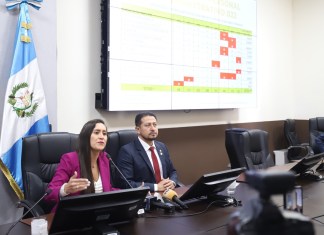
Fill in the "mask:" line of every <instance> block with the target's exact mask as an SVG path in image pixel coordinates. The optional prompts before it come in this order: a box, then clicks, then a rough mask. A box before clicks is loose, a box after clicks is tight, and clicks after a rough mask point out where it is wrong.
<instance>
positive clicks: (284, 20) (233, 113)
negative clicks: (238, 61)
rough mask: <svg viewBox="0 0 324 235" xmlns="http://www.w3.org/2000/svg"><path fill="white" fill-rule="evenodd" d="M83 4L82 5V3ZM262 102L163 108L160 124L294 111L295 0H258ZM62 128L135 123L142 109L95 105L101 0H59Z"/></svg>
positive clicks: (59, 119) (216, 121)
mask: <svg viewBox="0 0 324 235" xmlns="http://www.w3.org/2000/svg"><path fill="white" fill-rule="evenodd" d="M76 6H77V7H76ZM257 8H258V9H257V10H258V13H257V14H258V19H257V20H258V39H257V40H258V53H257V54H258V62H257V63H258V67H257V68H258V82H257V84H258V105H257V107H256V108H246V109H232V110H203V111H198V110H195V111H191V112H189V113H185V112H183V111H172V112H171V111H160V112H156V113H157V115H158V118H159V126H160V128H163V127H179V126H196V125H210V124H219V123H227V122H254V121H268V120H279V119H285V118H287V117H294V112H295V111H294V106H293V105H291V104H292V103H293V100H294V97H293V90H292V89H287V87H290V84H291V83H292V81H293V80H292V71H293V70H292V26H293V22H292V19H293V16H292V15H293V12H292V10H293V8H292V0H258V1H257ZM57 15H58V17H57V25H58V27H57V34H58V35H57V41H58V44H57V50H58V57H57V61H58V78H57V79H58V81H57V82H58V83H57V84H58V100H57V102H58V103H57V124H58V125H57V129H58V130H64V131H71V132H76V133H77V132H79V131H80V129H81V127H82V125H83V124H84V123H85V122H86V121H87V120H89V119H91V118H96V117H101V118H104V119H105V120H106V121H107V122H108V124H109V127H110V130H115V129H122V128H133V126H134V116H135V114H136V112H109V113H108V112H105V111H98V110H96V109H95V108H94V102H95V98H94V96H95V93H96V92H99V91H100V0H83V1H82V4H80V0H69V1H66V0H57Z"/></svg>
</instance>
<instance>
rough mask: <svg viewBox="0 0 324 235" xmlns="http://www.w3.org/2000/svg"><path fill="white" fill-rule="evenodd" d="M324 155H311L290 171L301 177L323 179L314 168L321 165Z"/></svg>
mask: <svg viewBox="0 0 324 235" xmlns="http://www.w3.org/2000/svg"><path fill="white" fill-rule="evenodd" d="M323 157H324V153H318V154H314V155H309V156H306V157H304V158H303V159H302V160H300V161H299V162H298V163H297V164H296V165H294V166H293V167H292V168H291V169H290V171H292V172H294V173H295V174H297V175H300V176H306V177H308V178H310V179H311V178H314V180H320V179H322V177H321V176H320V175H316V174H315V172H314V171H313V170H312V168H313V167H314V166H315V165H317V164H318V163H320V161H321V160H322V159H323Z"/></svg>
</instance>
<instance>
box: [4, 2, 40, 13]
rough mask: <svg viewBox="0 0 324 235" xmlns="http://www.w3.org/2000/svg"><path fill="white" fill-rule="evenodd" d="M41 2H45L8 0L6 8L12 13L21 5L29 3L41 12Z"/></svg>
mask: <svg viewBox="0 0 324 235" xmlns="http://www.w3.org/2000/svg"><path fill="white" fill-rule="evenodd" d="M41 2H43V0H6V7H7V9H8V10H9V11H10V10H12V9H14V8H16V7H18V6H19V5H20V4H21V3H27V4H28V5H30V6H32V7H34V8H35V9H37V10H39V8H41Z"/></svg>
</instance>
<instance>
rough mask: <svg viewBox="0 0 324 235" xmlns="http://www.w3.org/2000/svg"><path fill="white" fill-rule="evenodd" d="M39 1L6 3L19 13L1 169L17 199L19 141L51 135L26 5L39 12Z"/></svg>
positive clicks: (19, 192)
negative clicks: (40, 134) (17, 7)
mask: <svg viewBox="0 0 324 235" xmlns="http://www.w3.org/2000/svg"><path fill="white" fill-rule="evenodd" d="M40 1H42V0H38V1H31V0H30V1H26V0H25V1H16V0H15V1H13V0H8V1H7V8H8V9H11V8H14V7H15V5H16V6H19V8H20V13H19V19H18V24H17V30H16V38H15V44H14V46H15V49H14V56H13V62H12V67H11V72H10V77H9V80H8V85H7V90H6V95H5V99H4V102H5V103H4V110H3V120H2V129H1V140H0V154H1V161H0V167H1V170H2V171H3V173H4V175H5V176H6V177H7V179H8V180H9V182H10V185H11V187H12V188H13V189H14V191H15V192H16V194H17V196H18V197H19V198H20V199H22V198H23V193H22V189H23V182H22V174H21V150H22V137H25V136H27V135H32V134H36V133H40V132H48V131H50V128H49V121H48V115H47V110H46V101H45V95H44V91H43V86H42V81H41V76H40V72H39V68H38V62H37V58H36V52H35V47H34V43H33V38H32V34H31V20H30V17H29V13H28V5H32V6H33V7H35V8H39V7H38V6H39V2H40ZM30 157H33V156H30Z"/></svg>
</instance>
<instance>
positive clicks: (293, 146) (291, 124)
mask: <svg viewBox="0 0 324 235" xmlns="http://www.w3.org/2000/svg"><path fill="white" fill-rule="evenodd" d="M284 135H285V137H286V140H287V142H288V144H289V147H288V149H287V150H288V152H287V158H288V160H289V161H290V162H292V161H295V160H300V159H302V158H303V157H305V156H308V155H312V154H314V152H313V149H312V148H311V147H310V146H309V143H301V141H300V140H299V138H298V135H297V132H296V124H295V120H294V119H286V120H285V121H284Z"/></svg>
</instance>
